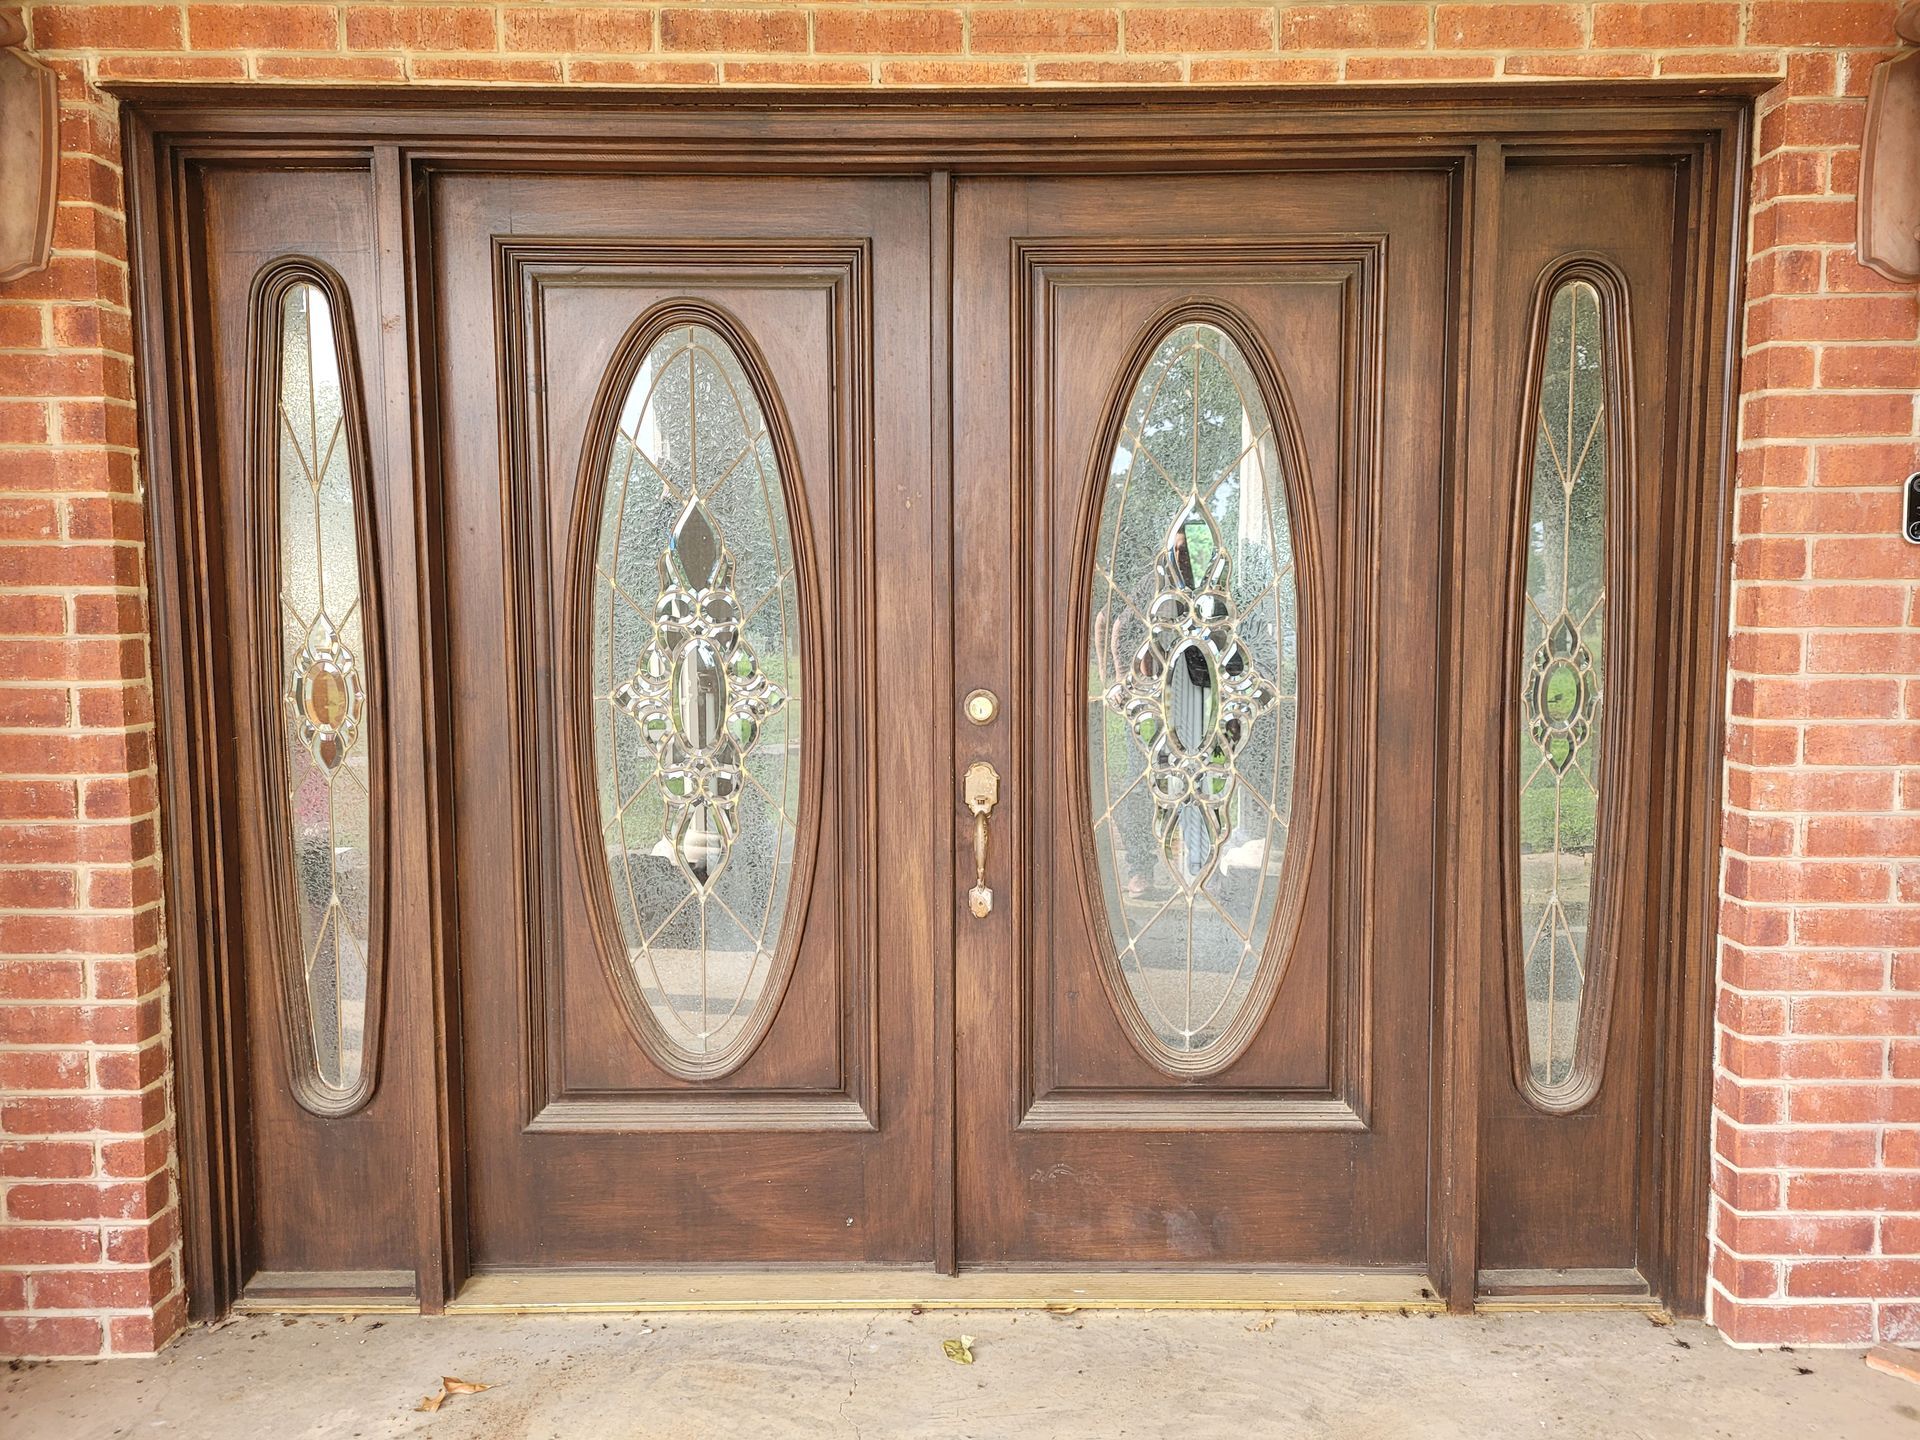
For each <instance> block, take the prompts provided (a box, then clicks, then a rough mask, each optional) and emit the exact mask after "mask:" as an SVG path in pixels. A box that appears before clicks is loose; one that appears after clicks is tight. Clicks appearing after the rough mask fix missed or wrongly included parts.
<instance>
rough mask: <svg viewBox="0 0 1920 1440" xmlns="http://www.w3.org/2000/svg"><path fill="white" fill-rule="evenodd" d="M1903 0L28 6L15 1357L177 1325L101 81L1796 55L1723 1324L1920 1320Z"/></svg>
mask: <svg viewBox="0 0 1920 1440" xmlns="http://www.w3.org/2000/svg"><path fill="white" fill-rule="evenodd" d="M1893 11H1894V5H1893V4H1892V3H1890V0H1885V3H1883V0H1737V3H1736V0H1708V3H1697V4H1691V3H1658V0H1656V3H1648V4H1618V3H1610V0H1599V3H1594V0H1582V3H1542V4H1493V3H1467V4H1429V3H1425V0H1388V3H1372V4H1295V3H1278V4H1276V3H1247V0H1226V3H1219V4H1212V5H1193V6H1189V5H1181V4H1167V3H1159V0H1149V3H1137V4H1122V5H1111V4H1094V3H1088V4H1075V3H1037V4H1029V3H1022V0H973V3H953V4H940V3H921V0H893V3H879V4H869V3H866V0H825V3H819V4H813V5H806V4H739V3H726V0H723V3H706V4H682V5H673V4H667V5H653V4H602V5H580V6H572V5H563V4H549V3H524V4H520V3H503V4H470V3H458V0H454V3H443V0H434V3H411V4H357V3H343V4H334V3H307V0H248V3H202V4H191V3H190V4H175V3H141V4H46V5H29V6H27V7H25V13H26V16H27V19H28V23H29V26H30V29H31V34H32V42H33V45H34V47H35V49H36V50H37V52H38V53H39V54H41V55H42V56H43V57H44V58H46V59H47V60H48V61H49V62H50V63H52V64H54V65H55V66H56V67H57V68H58V70H59V72H60V76H61V86H62V99H63V112H62V113H63V129H62V134H63V148H64V152H65V156H64V160H63V163H62V170H61V207H60V223H59V231H58V247H59V256H58V259H57V260H56V261H55V264H54V267H53V269H52V270H51V271H49V272H47V273H46V274H43V275H39V276H35V277H32V278H29V279H27V280H23V281H19V282H15V283H13V284H10V285H0V656H3V657H4V660H3V661H0V757H4V763H0V1351H12V1352H17V1353H25V1354H87V1355H90V1354H97V1353H102V1352H128V1351H141V1350H145V1349H149V1348H151V1347H152V1346H153V1345H154V1344H155V1342H157V1341H164V1340H165V1339H166V1338H167V1336H168V1335H170V1334H171V1333H172V1332H173V1331H174V1330H175V1329H176V1328H177V1327H178V1325H179V1323H180V1317H181V1311H182V1297H181V1289H180V1277H179V1270H178V1250H177V1229H178V1226H177V1215H178V1202H177V1190H176V1187H175V1184H174V1180H173V1176H172V1174H171V1171H170V1165H171V1158H170V1150H171V1140H172V1118H171V1111H170V1107H169V1103H168V1091H167V1083H166V1082H167V1066H168V1048H167V1047H168V1040H167V1032H166V1009H165V995H166V990H165V968H164V957H163V955H162V953H161V949H160V939H159V912H158V895H159V864H160V860H159V855H158V851H157V845H156V825H155V816H154V804H155V800H154V796H155V786H154V775H153V760H152V739H151V732H150V714H151V695H150V690H149V680H148V673H149V672H148V660H147V649H146V643H145V629H146V625H145V611H144V594H143V589H142V581H141V575H142V570H141V545H140V536H141V522H140V497H139V492H138V488H137V485H138V482H137V473H138V471H137V456H136V449H135V433H134V423H133V410H132V405H131V395H132V390H131V382H130V373H129V372H130V362H129V358H128V312H127V293H126V288H127V280H126V240H125V230H124V225H123V222H122V217H121V189H120V174H119V167H118V163H117V153H118V152H117V137H116V134H115V128H114V113H113V107H112V105H111V103H110V102H108V101H106V100H105V99H104V98H102V96H101V95H100V94H99V92H98V91H96V90H94V89H92V88H91V82H93V81H94V80H104V79H129V78H142V79H155V78H158V79H221V80H242V79H245V80H258V81H261V82H269V83H270V82H275V81H294V80H299V81H316V80H318V81H334V80H337V81H351V82H369V81H371V82H383V81H384V82H412V83H416V84H433V83H474V82H495V81H497V82H503V83H514V84H548V85H552V84H567V83H574V84H594V85H606V84H634V85H711V84H733V85H755V84H783V85H784V84H821V85H846V86H866V85H881V86H890V87H901V86H914V85H941V86H952V85H970V84H981V85H1040V86H1049V85H1071V84H1081V83H1091V84H1140V85H1177V84H1189V83H1191V84H1268V83H1272V84H1286V83H1329V82H1337V81H1379V80H1442V79H1444V80H1458V79H1493V78H1497V77H1509V78H1512V77H1550V76H1568V75H1576V76H1628V77H1632V76H1651V75H1761V76H1769V77H1775V78H1778V79H1779V80H1780V81H1781V83H1780V84H1779V85H1777V86H1776V87H1775V88H1774V90H1773V91H1771V92H1770V93H1769V94H1768V95H1767V97H1766V98H1765V99H1764V100H1763V101H1762V102H1761V111H1762V119H1761V124H1760V127H1759V139H1758V146H1759V148H1758V157H1757V158H1758V166H1757V170H1756V185H1755V206H1756V208H1755V213H1754V225H1753V257H1752V264H1751V269H1750V277H1749V278H1750V301H1749V306H1748V329H1749V341H1750V348H1749V351H1748V358H1747V365H1746V370H1745V380H1744V394H1743V400H1742V411H1741V420H1742V435H1743V438H1742V444H1741V459H1740V471H1739V501H1738V503H1739V514H1738V519H1737V524H1738V535H1739V553H1738V559H1737V582H1736V596H1735V611H1736V613H1735V632H1734V646H1733V668H1734V672H1735V673H1734V676H1733V679H1732V682H1731V685H1730V691H1729V704H1730V707H1731V709H1730V716H1731V719H1732V722H1733V723H1732V726H1731V731H1730V741H1729V752H1730V753H1729V756H1728V768H1727V795H1728V809H1727V858H1726V877H1725V890H1726V904H1725V921H1724V926H1723V928H1724V943H1723V947H1722V948H1723V953H1722V988H1721V996H1720V1012H1719V1013H1720V1052H1719V1067H1718V1071H1717V1075H1716V1081H1717V1091H1716V1093H1717V1097H1718V1105H1719V1110H1720V1114H1719V1117H1718V1122H1717V1125H1716V1131H1715V1138H1714V1152H1715V1183H1716V1190H1717V1192H1718V1198H1717V1199H1716V1202H1715V1205H1714V1215H1713V1219H1712V1224H1713V1229H1714V1239H1715V1250H1714V1254H1715V1259H1714V1284H1713V1291H1712V1298H1711V1304H1712V1307H1713V1317H1714V1319H1715V1320H1716V1322H1717V1323H1718V1324H1719V1325H1720V1326H1721V1327H1722V1328H1723V1330H1725V1332H1726V1333H1727V1334H1728V1335H1729V1336H1730V1337H1731V1338H1733V1339H1736V1340H1743V1341H1771V1340H1793V1341H1796V1342H1809V1341H1813V1342H1819V1341H1827V1342H1848V1343H1864V1342H1866V1341H1867V1340H1869V1339H1871V1338H1873V1337H1874V1336H1876V1335H1879V1336H1883V1337H1885V1338H1888V1339H1893V1340H1920V1038H1916V1037H1920V906H1915V905H1914V904H1913V902H1914V901H1915V900H1916V899H1920V631H1916V630H1915V629H1914V628H1913V627H1914V625H1915V622H1916V621H1920V614H1917V613H1916V607H1920V594H1917V593H1916V587H1915V581H1916V580H1917V579H1920V565H1917V564H1916V562H1915V558H1914V557H1916V556H1920V551H1910V550H1907V549H1906V548H1904V547H1903V546H1902V545H1901V544H1899V543H1898V542H1897V541H1895V540H1893V539H1892V538H1890V537H1891V536H1892V535H1893V533H1894V527H1895V522H1896V504H1897V501H1896V495H1897V482H1898V480H1899V478H1900V477H1902V476H1904V475H1905V474H1906V473H1907V471H1908V470H1910V469H1914V468H1920V440H1917V439H1916V436H1920V427H1917V426H1916V419H1915V396H1914V391H1915V389H1916V387H1920V343H1917V342H1920V308H1917V306H1916V297H1915V293H1914V290H1913V288H1912V287H1904V288H1902V287H1895V286H1890V285H1887V284H1886V283H1884V282H1882V281H1880V280H1878V279H1877V278H1876V277H1874V276H1873V275H1871V274H1868V273H1867V272H1864V271H1862V270H1861V269H1860V268H1859V267H1857V266H1856V265H1855V264H1854V263H1853V262H1852V260H1851V258H1850V252H1849V242H1850V237H1851V235H1852V227H1853V201H1852V196H1853V192H1854V188H1855V184H1856V180H1857V175H1858V161H1857V153H1856V146H1857V142H1858V140H1859V135H1860V127H1861V121H1862V116H1863V113H1864V103H1863V100H1862V97H1863V96H1864V94H1865V89H1866V84H1867V77H1868V74H1869V71H1870V69H1871V67H1872V66H1873V64H1874V63H1876V62H1877V61H1878V60H1879V59H1881V58H1882V57H1883V56H1884V55H1885V54H1886V53H1888V49H1889V47H1890V44H1891V39H1892V16H1893Z"/></svg>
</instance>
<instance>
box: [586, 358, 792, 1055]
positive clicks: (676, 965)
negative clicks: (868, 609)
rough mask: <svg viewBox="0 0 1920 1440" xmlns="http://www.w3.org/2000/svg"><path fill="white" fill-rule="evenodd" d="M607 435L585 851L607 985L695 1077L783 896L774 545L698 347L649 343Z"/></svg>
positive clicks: (725, 390) (727, 406) (740, 1014)
mask: <svg viewBox="0 0 1920 1440" xmlns="http://www.w3.org/2000/svg"><path fill="white" fill-rule="evenodd" d="M617 423H618V431H617V433H616V435H615V436H614V439H613V444H612V447H611V451H610V457H609V461H608V466H607V474H606V486H605V490H604V492H603V496H602V500H601V510H600V515H599V530H598V535H599V541H598V549H597V552H596V555H595V560H594V570H593V596H592V617H591V621H592V630H591V637H590V639H591V657H592V658H591V668H590V676H589V683H590V686H591V692H592V693H591V695H590V697H589V701H590V704H591V706H592V716H593V724H592V729H593V772H594V780H595V787H596V791H597V800H598V807H599V809H598V814H599V824H600V828H599V838H600V842H601V849H602V851H603V853H604V855H605V857H606V866H607V876H608V880H609V883H610V887H611V891H612V898H613V907H612V908H613V914H614V917H615V920H616V922H617V925H618V928H619V937H620V943H621V945H622V947H623V949H624V951H625V957H624V961H625V964H626V966H627V967H628V970H629V972H630V973H631V976H632V979H633V981H634V984H635V985H636V986H637V989H638V993H639V995H640V997H641V999H642V1000H643V1001H644V1003H645V1005H646V1008H647V1012H648V1014H649V1016H650V1017H651V1019H652V1021H653V1022H654V1024H655V1026H656V1027H657V1029H658V1032H659V1033H660V1035H661V1036H662V1037H663V1038H664V1039H665V1041H666V1044H667V1046H668V1047H669V1049H670V1051H671V1052H672V1058H674V1059H675V1060H676V1061H677V1062H678V1063H679V1064H681V1065H682V1066H684V1067H687V1068H692V1069H701V1068H703V1067H710V1066H713V1065H715V1064H721V1063H725V1062H726V1061H728V1060H729V1059H734V1058H742V1057H743V1055H744V1047H745V1046H747V1045H749V1044H750V1043H751V1040H752V1038H753V1037H752V1036H751V1035H749V1034H747V1027H748V1026H749V1024H750V1023H751V1022H752V1020H753V1018H754V1014H755V1011H756V1007H757V1005H758V1003H759V1001H760V999H761V997H762V996H763V995H764V994H765V992H766V988H767V985H768V983H769V981H770V979H771V977H772V974H773V967H774V959H775V955H776V951H777V948H778V943H779V938H780V930H781V923H782V920H783V919H784V917H785V914H786V909H787V894H788V890H789V887H790V884H791V881H792V872H793V856H794V847H795V843H796V838H797V835H798V819H799V813H800V698H799V697H800V682H801V676H800V654H799V609H798V596H797V592H796V582H795V575H794V563H793V541H792V535H791V530H790V526H789V521H788V515H787V507H786V498H785V493H784V490H783V487H782V477H781V473H780V464H779V460H778V457H777V455H776V452H775V448H774V444H773V438H772V436H771V435H770V433H769V431H768V427H767V419H766V413H765V410H764V409H763V407H762V405H761V402H760V399H759V397H758V395H757V393H756V391H755V388H754V385H753V383H752V381H751V380H750V379H749V376H748V373H747V371H746V369H745V367H744V365H743V363H742V361H741V359H740V357H739V355H738V354H737V353H736V352H735V350H734V348H733V347H732V346H731V345H730V344H729V343H728V341H727V339H726V338H725V337H724V336H723V335H721V334H720V333H719V332H718V331H717V330H715V329H713V328H710V327H709V326H707V325H704V324H698V323H692V324H682V325H675V326H674V327H672V328H671V329H670V330H668V331H667V332H666V333H665V334H663V335H662V336H661V337H660V338H659V340H658V341H656V342H655V343H654V344H653V346H652V347H651V349H649V350H648V352H647V354H646V356H645V358H644V359H643V360H642V361H641V363H640V367H639V370H638V372H637V373H636V374H635V376H634V378H633V382H632V384H631V385H630V386H629V387H628V390H627V394H626V398H625V402H624V404H623V405H622V407H621V410H620V414H619V417H618V422H617Z"/></svg>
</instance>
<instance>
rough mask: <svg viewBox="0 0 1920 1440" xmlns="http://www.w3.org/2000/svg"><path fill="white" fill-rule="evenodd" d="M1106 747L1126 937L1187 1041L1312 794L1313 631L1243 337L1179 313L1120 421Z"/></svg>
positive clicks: (1128, 969) (1223, 1017) (1127, 951)
mask: <svg viewBox="0 0 1920 1440" xmlns="http://www.w3.org/2000/svg"><path fill="white" fill-rule="evenodd" d="M1092 587H1093V603H1092V633H1091V635H1090V636H1089V644H1088V656H1089V660H1088V675H1087V691H1086V695H1087V747H1088V758H1089V764H1088V767H1087V770H1088V777H1089V785H1090V790H1091V797H1092V815H1091V822H1092V825H1093V833H1094V851H1095V853H1096V855H1097V856H1098V860H1099V867H1100V880H1101V889H1102V893H1103V895H1104V898H1105V901H1106V910H1107V922H1108V926H1109V929H1110V932H1111V935H1112V939H1113V949H1114V955H1115V958H1116V960H1117V963H1118V968H1119V972H1120V975H1121V976H1122V977H1123V979H1124V981H1125V986H1126V992H1127V994H1128V995H1129V996H1130V997H1131V999H1132V1002H1133V1004H1134V1005H1135V1007H1136V1008H1137V1011H1138V1016H1139V1018H1140V1019H1141V1020H1143V1021H1144V1022H1145V1025H1146V1027H1147V1029H1148V1031H1149V1032H1150V1033H1151V1035H1152V1036H1153V1037H1154V1038H1155V1040H1156V1041H1157V1042H1158V1044H1159V1045H1160V1046H1161V1047H1163V1049H1164V1050H1165V1051H1166V1052H1167V1053H1168V1054H1169V1055H1170V1056H1173V1057H1176V1058H1183V1059H1186V1060H1188V1061H1191V1060H1192V1059H1193V1057H1195V1056H1197V1055H1201V1054H1203V1052H1206V1051H1207V1050H1208V1049H1209V1048H1210V1047H1213V1046H1215V1045H1217V1044H1218V1043H1219V1042H1220V1041H1221V1040H1222V1039H1223V1037H1224V1036H1225V1035H1226V1033H1227V1031H1228V1030H1229V1029H1230V1028H1231V1027H1232V1026H1233V1024H1234V1021H1235V1020H1236V1019H1237V1018H1239V1017H1240V1015H1241V1012H1242V1011H1243V1010H1244V1008H1245V1007H1246V1005H1247V1004H1248V1002H1249V998H1250V996H1251V995H1252V992H1253V985H1254V981H1255V979H1256V977H1257V975H1258V973H1259V969H1260V961H1261V956H1262V955H1263V953H1264V952H1265V949H1266V945H1267V941H1268V938H1269V936H1270V934H1271V931H1272V927H1273V922H1274V915H1275V909H1276V905H1277V902H1278V898H1279V893H1280V888H1281V876H1282V871H1283V869H1284V867H1285V864H1286V860H1287V852H1288V843H1289V836H1290V825H1291V821H1292V817H1293V807H1294V752H1295V748H1296V729H1297V724H1298V716H1299V704H1298V690H1299V635H1298V630H1297V620H1296V617H1297V614H1298V606H1297V604H1296V597H1295V571H1294V547H1293V531H1292V522H1291V518H1290V516H1289V512H1288V501H1287V487H1286V478H1285V475H1284V474H1283V472H1282V470H1281V467H1280V454H1279V447H1278V443H1277V441H1276V438H1275V435H1274V429H1273V420H1272V416H1271V413H1270V411H1269V408H1268V405H1267V402H1266V399H1265V397H1264V396H1263V395H1262V394H1261V392H1260V387H1259V384H1258V382H1257V381H1256V379H1255V378H1254V373H1253V370H1252V368H1251V367H1250V366H1249V365H1248V363H1247V359H1246V357H1245V355H1243V354H1242V353H1241V350H1240V348H1239V346H1238V345H1236V344H1235V343H1234V341H1233V339H1232V337H1231V336H1229V335H1228V334H1227V333H1226V332H1225V331H1223V330H1221V329H1219V328H1218V327H1216V326H1214V325H1210V324H1204V323H1187V324H1181V325H1177V326H1175V327H1174V328H1173V329H1172V330H1171V331H1170V332H1169V333H1168V334H1167V335H1165V336H1164V337H1163V338H1162V339H1161V340H1160V341H1159V343H1158V344H1157V345H1156V346H1155V347H1154V350H1153V352H1152V355H1151V357H1150V358H1149V359H1148V361H1147V364H1146V366H1145V368H1144V369H1143V371H1142V372H1141V375H1140V378H1139V380H1138V382H1137V383H1136V384H1135V386H1134V389H1133V392H1132V396H1131V399H1130V400H1129V402H1128V404H1127V408H1126V413H1125V416H1124V418H1123V420H1122V422H1121V426H1120V433H1119V434H1118V436H1117V437H1116V438H1115V439H1114V442H1113V446H1112V450H1111V452H1110V455H1109V463H1108V467H1107V490H1106V494H1105V496H1104V497H1103V502H1102V506H1101V518H1100V531H1099V539H1098V542H1097V548H1096V550H1095V555H1094V565H1093V574H1092Z"/></svg>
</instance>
